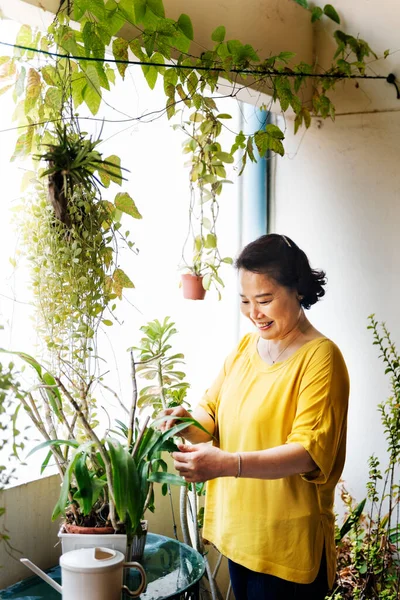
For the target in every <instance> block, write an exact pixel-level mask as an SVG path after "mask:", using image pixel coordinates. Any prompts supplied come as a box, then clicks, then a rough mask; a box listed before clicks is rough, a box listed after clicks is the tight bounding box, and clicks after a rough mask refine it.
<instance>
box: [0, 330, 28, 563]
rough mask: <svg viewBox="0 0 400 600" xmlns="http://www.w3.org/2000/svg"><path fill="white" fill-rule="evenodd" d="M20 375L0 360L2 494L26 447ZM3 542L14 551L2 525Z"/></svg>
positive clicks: (0, 469)
mask: <svg viewBox="0 0 400 600" xmlns="http://www.w3.org/2000/svg"><path fill="white" fill-rule="evenodd" d="M1 329H2V327H1ZM19 376H20V373H19V372H18V371H17V370H16V368H15V365H14V363H12V362H10V363H9V364H8V365H5V364H2V363H1V362H0V452H2V454H3V456H6V455H8V459H7V463H6V464H3V465H1V464H0V494H1V491H2V489H3V488H4V486H6V485H8V484H9V483H10V481H11V480H12V478H13V474H14V468H13V461H14V460H19V457H20V453H21V452H22V451H23V450H24V448H25V441H26V436H25V432H22V431H20V430H19V429H18V426H17V416H18V412H19V409H18V408H17V409H16V401H17V402H18V401H19V400H20V399H21V400H23V399H24V398H25V396H26V394H25V393H24V392H23V390H22V389H21V385H20V383H19V381H18V379H19ZM4 513H5V509H4V507H1V506H0V519H1V517H3V516H4ZM1 542H4V543H5V544H6V545H7V551H12V547H11V545H10V538H9V536H8V534H7V531H6V529H5V528H4V526H3V525H0V543H1Z"/></svg>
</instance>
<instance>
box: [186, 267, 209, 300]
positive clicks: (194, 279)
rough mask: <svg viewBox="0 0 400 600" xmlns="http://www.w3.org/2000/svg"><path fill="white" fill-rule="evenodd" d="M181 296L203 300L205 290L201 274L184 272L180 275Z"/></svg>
mask: <svg viewBox="0 0 400 600" xmlns="http://www.w3.org/2000/svg"><path fill="white" fill-rule="evenodd" d="M181 280H182V288H183V297H184V298H186V299H187V300H204V296H205V295H206V290H205V289H204V288H203V276H202V275H193V274H192V273H185V274H184V275H181Z"/></svg>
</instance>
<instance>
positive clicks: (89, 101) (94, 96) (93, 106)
mask: <svg viewBox="0 0 400 600" xmlns="http://www.w3.org/2000/svg"><path fill="white" fill-rule="evenodd" d="M85 74H86V85H85V87H84V88H83V90H82V98H83V100H84V101H85V103H86V105H87V107H88V108H89V110H90V112H91V113H92V115H96V114H97V113H98V110H99V108H100V104H101V91H100V82H99V76H98V75H97V71H96V67H95V66H94V65H88V66H87V68H86V71H85Z"/></svg>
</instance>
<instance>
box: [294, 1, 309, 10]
mask: <svg viewBox="0 0 400 600" xmlns="http://www.w3.org/2000/svg"><path fill="white" fill-rule="evenodd" d="M294 1H295V2H297V4H300V6H302V7H303V8H307V9H308V2H307V0H294Z"/></svg>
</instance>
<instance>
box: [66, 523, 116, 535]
mask: <svg viewBox="0 0 400 600" xmlns="http://www.w3.org/2000/svg"><path fill="white" fill-rule="evenodd" d="M64 529H65V531H66V532H67V533H79V534H81V535H108V534H110V535H111V534H113V533H114V527H81V526H80V525H70V524H69V523H65V524H64Z"/></svg>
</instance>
